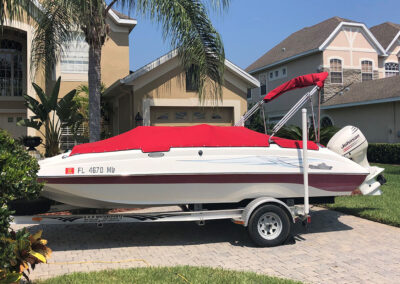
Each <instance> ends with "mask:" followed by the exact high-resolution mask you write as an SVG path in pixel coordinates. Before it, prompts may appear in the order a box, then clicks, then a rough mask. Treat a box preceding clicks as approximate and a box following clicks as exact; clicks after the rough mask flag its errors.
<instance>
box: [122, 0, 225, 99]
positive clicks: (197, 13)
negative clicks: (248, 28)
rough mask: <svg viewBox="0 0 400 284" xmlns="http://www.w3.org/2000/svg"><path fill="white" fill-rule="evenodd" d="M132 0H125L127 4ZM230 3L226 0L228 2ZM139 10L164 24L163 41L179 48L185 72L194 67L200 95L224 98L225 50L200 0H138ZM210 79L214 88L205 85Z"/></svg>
mask: <svg viewBox="0 0 400 284" xmlns="http://www.w3.org/2000/svg"><path fill="white" fill-rule="evenodd" d="M128 2H132V1H123V0H121V3H122V4H123V3H128ZM226 2H227V1H226ZM136 5H137V6H136V10H137V12H138V13H139V14H142V15H144V16H146V17H148V18H150V19H152V20H155V21H156V22H157V23H159V24H160V25H161V27H162V31H163V37H164V40H167V39H169V40H170V42H171V45H172V47H173V48H177V49H178V54H179V56H180V58H181V60H182V64H183V66H184V69H185V71H188V70H189V69H190V68H193V66H195V68H193V70H192V71H194V73H192V76H191V78H190V80H191V81H192V85H193V86H197V88H198V94H199V98H200V99H201V100H202V101H204V100H205V99H206V98H207V97H210V98H211V99H213V100H214V101H218V100H220V99H221V98H222V88H221V86H222V84H223V73H224V68H225V53H224V47H223V44H222V40H221V37H220V35H219V34H218V32H217V31H216V30H215V29H214V27H213V25H212V23H211V21H210V19H209V17H208V14H207V10H206V8H205V6H204V4H203V3H202V1H199V0H171V1H163V0H138V1H137V3H136ZM207 78H210V79H211V80H212V82H211V88H210V89H209V88H206V80H207Z"/></svg>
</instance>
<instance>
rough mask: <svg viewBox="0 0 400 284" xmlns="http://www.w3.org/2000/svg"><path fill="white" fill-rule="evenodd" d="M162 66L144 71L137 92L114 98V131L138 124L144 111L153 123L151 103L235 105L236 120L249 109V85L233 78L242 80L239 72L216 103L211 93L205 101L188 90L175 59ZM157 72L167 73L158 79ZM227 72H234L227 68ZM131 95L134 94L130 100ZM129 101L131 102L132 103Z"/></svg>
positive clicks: (232, 106)
mask: <svg viewBox="0 0 400 284" xmlns="http://www.w3.org/2000/svg"><path fill="white" fill-rule="evenodd" d="M173 60H175V59H172V61H173ZM174 66H175V67H174ZM171 67H174V68H172V70H169V69H168V68H171ZM158 68H161V69H157V70H153V71H150V72H148V73H147V74H145V75H143V76H142V77H141V78H140V81H139V80H137V82H136V81H135V82H134V85H133V87H132V89H133V94H132V93H131V94H125V95H123V96H120V97H118V96H117V97H114V98H113V99H112V103H113V105H114V108H115V107H116V106H117V108H116V109H115V113H114V116H113V128H114V129H113V131H114V134H117V133H121V132H122V131H123V130H125V129H127V128H134V127H136V126H137V125H136V123H135V120H134V117H135V115H136V114H137V113H140V114H141V116H142V117H143V119H144V121H143V123H144V125H150V109H151V107H197V106H204V107H231V108H233V109H234V110H233V112H234V119H235V121H237V120H238V119H239V118H240V117H241V116H242V115H243V114H244V113H245V112H246V111H247V100H246V91H245V90H246V88H239V87H237V85H240V83H239V82H233V83H232V82H231V80H240V79H238V78H237V79H235V75H232V74H230V75H229V76H230V79H229V80H225V84H224V86H223V88H222V92H223V95H222V101H219V102H217V103H216V102H215V101H213V100H212V99H211V98H210V97H207V98H206V100H205V101H204V102H203V103H202V102H200V101H199V98H198V95H197V93H196V92H187V91H186V86H185V73H184V71H183V70H182V69H181V68H180V67H179V66H177V65H176V64H175V65H174V62H169V63H167V64H163V65H161V66H160V67H158ZM154 72H161V73H163V75H162V76H160V77H158V78H157V79H155V80H154V77H155V74H154ZM164 72H165V73H164ZM226 73H231V72H230V71H226ZM141 82H145V84H144V85H142V84H141ZM136 83H137V84H136ZM207 85H208V87H206V89H208V92H211V91H212V88H211V85H210V82H208V84H207ZM137 86H141V87H140V89H136V87H137ZM115 92H116V94H118V93H119V90H115ZM122 98H123V99H122ZM127 98H130V100H128V99H127ZM121 100H123V101H124V104H125V106H123V107H121V105H120V104H121V103H122V101H121ZM126 105H129V107H127V106H126ZM116 120H119V122H116ZM121 120H124V121H121Z"/></svg>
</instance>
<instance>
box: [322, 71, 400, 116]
mask: <svg viewBox="0 0 400 284" xmlns="http://www.w3.org/2000/svg"><path fill="white" fill-rule="evenodd" d="M392 101H400V76H394V77H389V78H383V79H377V80H371V81H366V82H358V83H354V84H352V85H351V86H349V90H348V91H347V92H346V91H345V92H343V94H342V95H337V96H335V97H333V98H332V99H328V100H327V101H326V102H325V103H322V105H321V109H332V108H341V107H350V106H356V105H367V104H375V103H384V102H392Z"/></svg>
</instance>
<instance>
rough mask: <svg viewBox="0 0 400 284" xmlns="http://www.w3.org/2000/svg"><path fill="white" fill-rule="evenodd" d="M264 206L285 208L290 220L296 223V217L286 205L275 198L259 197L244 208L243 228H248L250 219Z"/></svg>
mask: <svg viewBox="0 0 400 284" xmlns="http://www.w3.org/2000/svg"><path fill="white" fill-rule="evenodd" d="M264 204H275V205H278V206H279V207H281V208H283V209H284V210H285V211H286V213H287V214H288V216H289V218H290V217H291V218H290V219H291V220H292V222H293V223H295V221H296V220H295V216H294V215H293V213H292V211H291V210H290V208H289V206H287V204H286V203H284V202H282V201H280V200H278V199H276V198H273V197H259V198H257V199H254V200H253V201H251V202H250V203H249V204H247V206H246V207H245V208H244V210H243V213H242V220H243V222H244V223H243V226H245V227H247V226H248V223H249V219H250V216H251V214H252V213H253V211H254V210H255V209H257V208H258V207H260V206H261V205H264Z"/></svg>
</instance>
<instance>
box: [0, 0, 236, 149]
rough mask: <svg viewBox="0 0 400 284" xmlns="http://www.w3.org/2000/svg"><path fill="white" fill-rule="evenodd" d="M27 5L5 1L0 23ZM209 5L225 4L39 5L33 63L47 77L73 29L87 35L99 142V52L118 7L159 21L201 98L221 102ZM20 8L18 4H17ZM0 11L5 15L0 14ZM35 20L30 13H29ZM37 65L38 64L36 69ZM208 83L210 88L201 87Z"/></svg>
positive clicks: (123, 1)
mask: <svg viewBox="0 0 400 284" xmlns="http://www.w3.org/2000/svg"><path fill="white" fill-rule="evenodd" d="M27 2H29V3H30V1H28V0H6V2H5V3H3V4H0V24H3V20H4V18H5V15H4V11H8V12H9V13H10V15H11V14H12V15H13V17H15V16H17V15H18V14H19V11H20V10H19V9H17V8H16V7H17V6H19V7H22V8H21V9H27V8H29V7H30V9H32V8H31V4H30V5H28V4H27ZM204 2H208V3H210V4H211V5H209V6H207V7H211V8H212V9H215V10H218V9H221V10H224V9H226V8H227V7H228V3H229V0H210V1H201V0H111V1H108V4H107V3H106V2H105V1H104V0H43V1H41V2H40V3H41V5H42V9H41V13H38V14H37V15H40V16H37V15H36V20H37V26H36V33H35V37H34V39H33V60H34V61H35V62H36V63H38V62H42V63H43V62H44V65H43V66H46V68H45V70H46V73H47V74H49V73H50V68H51V67H49V66H53V65H52V64H53V63H54V62H57V59H58V56H59V51H60V50H62V47H63V43H65V41H66V40H67V39H68V37H70V36H71V30H72V29H73V27H76V28H77V29H79V30H80V31H81V32H83V33H84V35H85V40H86V42H87V43H88V44H89V71H88V78H89V82H88V83H89V114H90V119H89V128H90V141H97V140H99V138H100V117H101V116H100V88H101V65H100V63H101V50H102V46H103V44H104V42H105V40H106V38H107V34H108V31H109V27H108V25H107V23H106V17H107V15H108V12H109V10H110V9H111V8H112V7H115V6H116V5H119V6H120V7H122V8H126V9H128V10H129V11H132V10H134V9H135V10H136V12H137V14H139V15H142V16H145V17H148V18H150V19H152V20H154V21H155V22H157V23H158V24H159V25H160V26H161V28H162V31H163V36H164V40H166V39H169V41H170V43H171V46H172V47H173V48H177V49H178V55H179V57H180V58H181V60H182V65H183V67H184V69H185V71H188V70H189V69H190V70H191V71H192V72H190V74H191V78H190V81H192V83H193V84H192V85H193V86H196V88H197V91H198V94H199V98H200V99H201V100H204V99H205V98H206V97H211V98H212V99H214V100H219V99H221V94H222V88H221V86H222V83H223V73H224V67H225V53H224V47H223V44H222V40H221V38H220V35H219V34H218V32H217V31H216V30H215V28H214V27H213V25H212V23H211V21H210V19H209V17H208V8H207V7H206V5H205V3H204ZM17 4H18V5H17ZM2 12H3V13H2ZM31 14H32V15H34V13H31ZM35 65H36V66H38V65H39V64H35ZM207 78H210V79H211V80H212V83H211V84H212V87H211V88H208V87H207V86H206V84H205V82H206V80H207Z"/></svg>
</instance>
